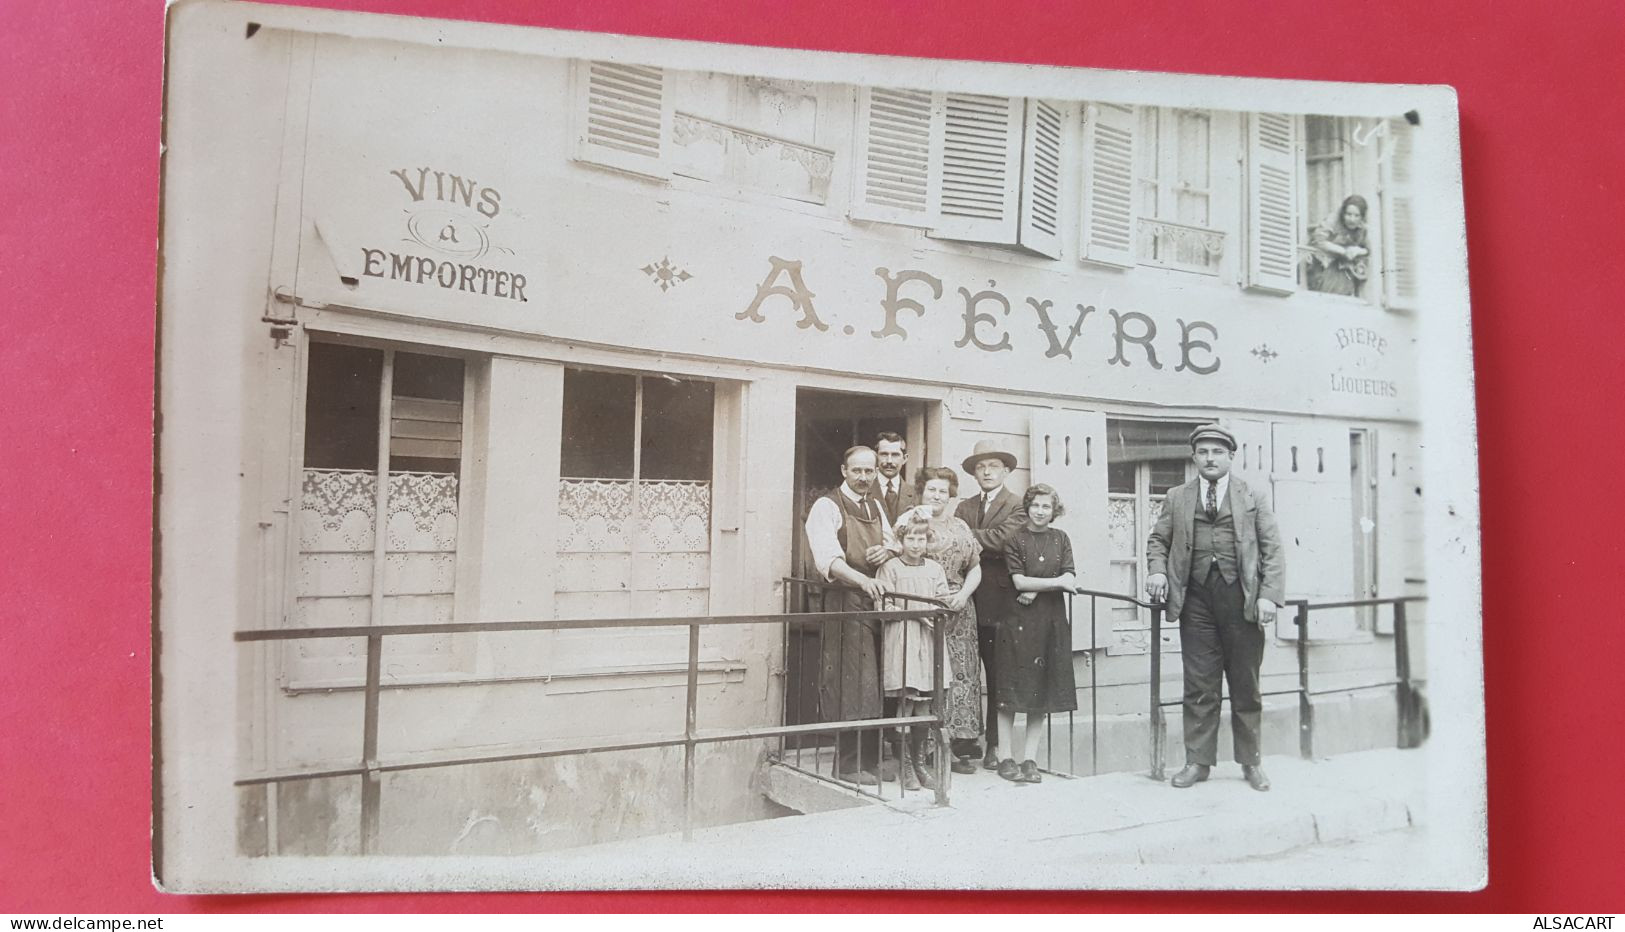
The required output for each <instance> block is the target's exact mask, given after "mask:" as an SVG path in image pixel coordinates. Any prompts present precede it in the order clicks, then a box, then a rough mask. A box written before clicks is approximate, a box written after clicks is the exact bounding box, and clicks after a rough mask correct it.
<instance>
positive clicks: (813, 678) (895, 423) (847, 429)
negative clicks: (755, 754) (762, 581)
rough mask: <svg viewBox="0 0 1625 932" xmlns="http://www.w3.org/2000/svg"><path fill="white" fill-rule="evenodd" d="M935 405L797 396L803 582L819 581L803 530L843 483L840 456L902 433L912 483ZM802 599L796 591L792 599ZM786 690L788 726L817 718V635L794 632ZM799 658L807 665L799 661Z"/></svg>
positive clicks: (797, 562)
mask: <svg viewBox="0 0 1625 932" xmlns="http://www.w3.org/2000/svg"><path fill="white" fill-rule="evenodd" d="M931 404H932V403H931V402H924V401H918V400H913V399H899V398H890V397H886V396H883V395H860V394H854V393H848V392H829V391H818V390H813V389H801V390H800V391H799V392H797V394H796V462H795V515H794V521H795V533H794V534H793V535H792V540H794V545H793V546H794V548H795V553H794V554H793V559H792V561H791V565H792V566H794V567H795V568H796V575H797V576H800V577H801V578H803V579H813V580H817V579H820V578H821V577H820V576H819V575H818V571H817V570H816V569H814V568H813V566H812V562H811V560H810V559H809V556H808V552H807V536H806V533H805V532H804V531H803V528H804V527H805V525H806V521H807V511H808V510H809V509H810V508H811V507H812V504H813V502H814V501H815V500H816V499H817V498H818V497H819V496H821V495H823V494H824V493H825V492H827V491H829V490H830V489H833V488H835V487H836V486H837V485H839V484H840V482H841V457H842V455H843V454H845V452H846V451H847V449H848V448H850V447H853V446H857V445H859V444H862V445H864V446H874V444H875V438H876V436H878V435H879V434H880V433H881V432H883V431H891V432H893V433H896V434H899V435H901V436H902V437H903V438H904V439H905V440H907V441H908V462H907V464H906V465H905V466H904V472H903V476H904V478H905V479H909V478H911V477H912V475H913V470H914V469H915V468H917V466H918V464H920V463H923V462H925V454H926V451H927V449H928V445H929V443H930V438H929V437H928V436H927V429H928V425H929V424H930V422H931V418H930V417H929V413H930V406H931ZM798 595H799V593H797V592H796V591H795V590H792V598H796V597H797V596H798ZM787 608H789V609H790V610H791V611H811V610H816V606H812V605H806V604H795V605H788V606H787ZM787 648H788V650H789V657H788V658H787V659H788V662H787V664H786V667H787V683H786V685H787V689H786V691H785V722H786V723H787V724H801V723H803V722H810V721H817V720H818V717H817V716H818V683H817V672H818V671H817V662H816V661H817V642H816V633H815V632H813V631H811V630H808V631H800V630H792V631H791V632H790V640H789V644H788V645H787ZM797 658H802V659H807V658H810V660H808V662H806V663H801V662H797Z"/></svg>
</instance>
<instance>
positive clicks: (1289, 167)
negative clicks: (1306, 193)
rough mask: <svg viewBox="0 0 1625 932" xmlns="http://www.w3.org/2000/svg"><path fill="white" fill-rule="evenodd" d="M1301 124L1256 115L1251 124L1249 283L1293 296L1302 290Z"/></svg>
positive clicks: (1281, 117) (1284, 116)
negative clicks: (1300, 253)
mask: <svg viewBox="0 0 1625 932" xmlns="http://www.w3.org/2000/svg"><path fill="white" fill-rule="evenodd" d="M1297 125H1298V120H1297V118H1296V117H1294V116H1292V115H1291V114H1287V113H1254V114H1252V115H1251V118H1250V119H1248V121H1247V284H1248V285H1249V286H1251V287H1253V288H1258V289H1261V290H1263V291H1273V292H1276V293H1278V294H1291V293H1292V292H1293V291H1296V290H1297V288H1298V243H1299V241H1300V240H1303V239H1306V237H1304V236H1303V232H1304V231H1301V230H1300V229H1299V227H1300V226H1301V224H1300V223H1299V221H1298V132H1297Z"/></svg>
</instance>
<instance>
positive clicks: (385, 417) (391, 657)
mask: <svg viewBox="0 0 1625 932" xmlns="http://www.w3.org/2000/svg"><path fill="white" fill-rule="evenodd" d="M306 371H307V377H306V382H305V436H304V463H303V477H302V482H301V485H300V500H299V553H298V577H297V581H296V583H295V592H294V611H293V621H294V623H295V624H296V625H297V626H299V627H327V626H361V625H373V624H388V625H401V624H438V623H446V622H451V621H454V620H455V617H454V616H455V612H454V608H455V599H456V570H457V541H458V521H459V500H460V492H461V490H460V487H459V480H460V476H461V474H462V457H463V362H462V361H461V360H458V359H451V358H446V357H440V356H430V355H423V354H419V353H411V352H406V351H400V350H392V349H374V348H368V347H355V346H345V345H339V344H331V343H321V342H313V343H311V345H310V349H309V355H308V361H307V366H306ZM380 451H387V457H385V458H384V459H383V460H382V461H380V456H379V452H380ZM458 646H459V645H458V644H457V642H455V641H454V639H453V637H452V636H451V635H440V634H437V635H422V636H411V637H400V638H390V639H388V640H387V641H386V642H385V648H384V650H385V653H384V678H385V682H386V683H388V682H391V681H403V680H404V681H411V680H413V679H415V678H421V677H424V676H434V675H441V674H445V673H448V672H454V671H457V670H460V669H461V668H462V666H463V661H464V659H465V658H463V657H462V656H461V653H460V651H459V650H458ZM360 663H361V643H360V639H352V638H344V639H337V640H310V641H300V642H294V643H293V644H292V645H291V646H290V648H289V655H288V656H287V659H286V662H285V664H284V674H285V685H288V686H291V687H294V688H300V687H311V688H320V687H327V686H334V685H349V684H353V683H354V682H358V681H359V679H360V677H361V673H362V671H361V667H360Z"/></svg>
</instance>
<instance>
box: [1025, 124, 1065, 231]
mask: <svg viewBox="0 0 1625 932" xmlns="http://www.w3.org/2000/svg"><path fill="white" fill-rule="evenodd" d="M1062 114H1063V111H1062V110H1061V108H1060V106H1058V105H1057V104H1053V103H1050V102H1049V101H1047V100H1033V99H1029V100H1028V101H1027V118H1026V132H1025V133H1024V139H1023V141H1022V146H1021V223H1020V226H1019V228H1018V230H1017V239H1018V240H1019V241H1020V243H1021V245H1022V246H1024V247H1026V248H1028V249H1030V250H1032V251H1033V252H1036V253H1038V254H1039V255H1041V256H1048V257H1050V258H1051V259H1059V258H1061V164H1062V162H1061V148H1062V144H1063V143H1062V141H1063V140H1064V139H1065V138H1066V137H1065V133H1064V131H1063V129H1062V127H1063V126H1064V123H1063V115H1062Z"/></svg>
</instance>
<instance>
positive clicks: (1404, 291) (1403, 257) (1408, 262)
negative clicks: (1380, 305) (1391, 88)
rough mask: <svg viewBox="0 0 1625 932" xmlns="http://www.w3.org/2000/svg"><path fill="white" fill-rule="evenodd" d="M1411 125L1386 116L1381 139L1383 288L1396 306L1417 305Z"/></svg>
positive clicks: (1386, 298)
mask: <svg viewBox="0 0 1625 932" xmlns="http://www.w3.org/2000/svg"><path fill="white" fill-rule="evenodd" d="M1412 132H1414V128H1413V127H1412V126H1411V124H1410V123H1408V122H1407V121H1405V120H1403V119H1398V120H1389V121H1388V133H1387V135H1386V136H1384V137H1383V140H1382V257H1383V263H1382V290H1383V300H1384V302H1385V303H1386V304H1387V305H1388V307H1390V308H1392V309H1395V310H1407V311H1412V310H1415V309H1416V226H1415V215H1414V212H1413V211H1414V206H1415V205H1414V201H1413V199H1412V195H1411V164H1412V145H1411V143H1412V138H1411V134H1412Z"/></svg>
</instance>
